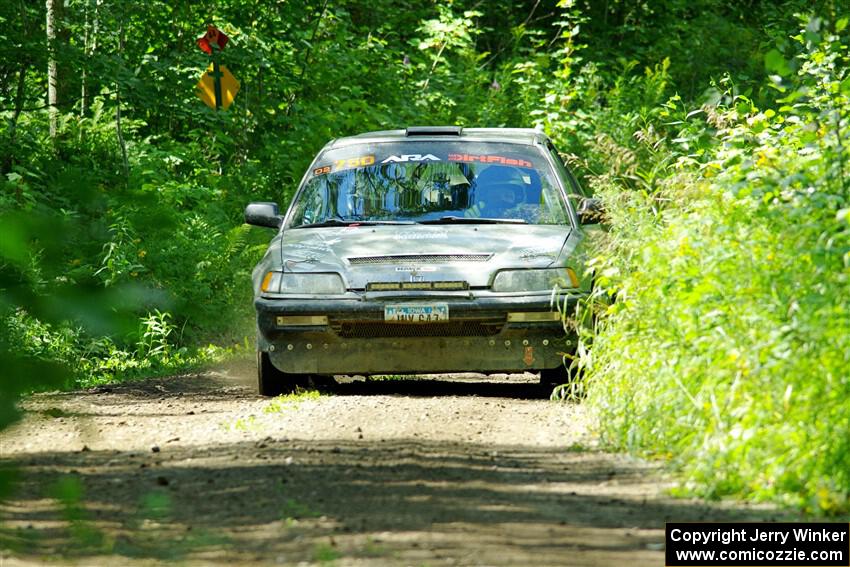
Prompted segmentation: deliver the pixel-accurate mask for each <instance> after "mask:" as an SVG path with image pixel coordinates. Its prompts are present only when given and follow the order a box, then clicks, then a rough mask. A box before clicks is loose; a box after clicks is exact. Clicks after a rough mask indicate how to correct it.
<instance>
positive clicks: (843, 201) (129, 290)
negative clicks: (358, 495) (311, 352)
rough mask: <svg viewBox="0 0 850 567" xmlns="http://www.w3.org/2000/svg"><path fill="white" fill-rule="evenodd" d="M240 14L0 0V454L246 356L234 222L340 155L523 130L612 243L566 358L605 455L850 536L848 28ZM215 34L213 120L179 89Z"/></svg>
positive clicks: (772, 7) (765, 13) (707, 14)
mask: <svg viewBox="0 0 850 567" xmlns="http://www.w3.org/2000/svg"><path fill="white" fill-rule="evenodd" d="M63 4H64V7H63ZM254 4H255V5H253V6H250V7H249V6H248V5H246V4H244V3H242V4H239V5H236V4H234V3H229V2H224V3H221V5H220V7H219V8H217V9H216V11H215V12H214V13H210V12H209V11H207V8H206V7H205V6H200V5H198V6H195V5H193V4H185V5H182V6H180V7H175V6H172V5H171V4H169V3H163V2H158V3H157V2H154V3H146V4H140V3H130V2H124V1H115V2H89V1H88V0H70V1H67V2H64V3H62V2H58V1H49V2H47V6H45V4H44V3H40V4H39V3H26V2H20V3H12V2H7V3H2V4H0V24H2V26H0V40H2V41H0V114H2V118H3V120H2V124H0V173H1V174H2V175H0V290H2V295H0V319H2V325H0V368H2V369H3V372H4V374H3V377H2V379H0V428H2V427H4V426H6V425H8V424H9V423H11V422H12V421H13V420H14V419H15V418H16V415H17V414H16V409H15V400H16V399H17V398H18V397H19V396H20V395H23V394H25V393H28V392H31V391H33V390H38V389H44V388H56V387H64V388H76V387H86V386H93V385H97V384H102V383H104V382H107V381H110V380H118V379H125V378H128V377H133V376H147V375H151V374H156V373H160V374H162V373H173V372H176V371H180V370H184V369H187V368H192V367H194V366H197V365H199V364H203V363H204V362H208V361H211V360H215V359H217V358H220V357H222V356H227V355H228V353H232V352H235V351H239V350H250V349H252V348H253V346H252V344H251V341H252V340H253V330H252V328H251V321H250V317H251V308H250V307H251V306H250V284H249V270H250V268H251V267H252V266H253V265H254V263H255V262H256V260H257V259H258V256H259V255H260V254H262V251H263V249H264V246H265V243H266V241H267V239H268V236H269V234H268V233H267V232H266V231H263V230H262V229H249V228H248V227H246V226H243V225H242V223H241V214H242V210H243V207H244V205H245V203H247V202H248V201H252V200H255V201H256V200H270V201H277V202H279V203H280V204H281V205H282V206H285V205H286V204H287V203H288V200H289V198H291V196H292V193H293V191H294V189H295V188H296V185H297V183H298V181H299V180H300V177H301V175H302V173H303V171H304V169H305V168H306V167H307V165H308V163H309V160H310V159H311V157H312V156H313V155H314V154H315V152H316V151H317V150H318V149H319V148H320V147H321V146H322V145H323V144H324V143H325V142H326V141H327V140H329V139H330V138H333V137H335V136H339V135H346V134H353V133H357V132H360V131H365V130H370V129H384V128H392V127H401V126H405V125H409V124H460V125H469V126H473V125H475V126H513V127H533V126H537V127H541V128H543V129H544V130H545V131H546V132H547V133H549V134H550V135H551V136H552V137H553V138H554V139H555V141H556V143H557V145H558V146H559V148H561V150H562V151H563V152H564V153H566V154H567V155H568V158H569V161H570V162H571V163H572V165H573V167H574V168H575V170H576V172H577V173H578V174H579V175H580V176H581V178H582V180H583V182H584V183H585V185H586V186H588V187H589V188H590V189H592V190H593V191H594V192H595V193H596V194H597V195H599V196H601V197H602V198H603V199H604V201H605V203H606V206H607V209H608V215H609V218H610V221H611V223H610V224H611V229H610V232H609V233H608V237H607V239H606V242H605V243H604V244H603V247H602V248H601V249H600V254H599V257H598V258H597V259H596V260H595V265H594V271H595V276H596V278H597V282H598V284H599V285H598V287H597V289H598V293H600V294H605V295H608V296H612V297H613V296H616V299H617V300H616V301H615V302H613V303H612V304H611V306H610V308H607V310H605V312H603V313H600V314H599V317H598V319H597V322H596V328H595V329H594V330H593V332H592V333H589V334H588V336H587V337H585V344H587V345H589V344H591V343H592V345H593V348H592V350H589V351H588V352H587V353H586V354H584V355H583V356H582V357H581V360H580V362H579V363H580V364H582V365H584V366H586V373H585V375H586V387H587V395H588V397H587V403H588V404H589V405H590V406H591V407H592V408H593V409H594V410H595V411H596V415H597V416H598V424H599V428H600V432H601V433H602V435H603V438H604V440H605V441H606V443H608V444H609V446H611V447H613V448H617V449H626V450H629V451H634V452H638V453H641V454H648V455H652V456H655V457H658V458H662V459H667V460H669V461H670V462H671V464H672V465H673V466H674V467H675V468H677V469H678V470H680V471H681V472H682V474H683V477H682V478H683V482H682V486H681V490H682V492H683V493H687V494H698V495H701V496H706V497H722V496H727V495H734V496H738V497H745V498H752V499H758V500H771V501H778V502H782V503H785V504H788V505H791V506H794V507H798V508H802V509H805V510H807V511H811V512H817V513H840V512H846V511H848V510H850V411H848V409H850V406H848V401H847V400H848V399H850V375H848V371H847V368H848V367H850V332H848V329H850V293H848V291H850V284H848V277H850V214H848V211H849V210H850V150H849V149H848V112H849V111H850V73H848V69H850V60H848V58H850V54H849V53H848V46H850V26H848V19H847V14H845V13H844V12H845V11H846V10H845V11H842V10H840V8H841V7H842V6H843V4H842V3H840V2H837V1H830V0H825V1H822V2H816V3H811V2H808V1H802V0H785V1H778V2H763V1H755V2H749V3H746V5H744V4H743V3H742V4H740V5H738V4H733V3H728V2H722V1H720V0H698V1H687V2H685V1H681V0H664V1H662V2H652V3H639V2H631V1H628V0H619V1H611V2H605V3H600V2H590V1H589V0H588V1H584V0H560V1H559V2H554V1H551V0H550V1H546V2H541V1H538V0H528V1H524V2H508V1H502V0H499V1H496V2H487V3H480V2H466V1H455V2H425V3H422V4H419V5H417V6H415V7H410V6H407V5H405V6H403V7H401V8H400V7H399V5H398V3H393V2H389V1H388V0H377V1H372V2H369V3H365V2H362V1H360V0H349V1H346V2H323V1H322V2H291V3H282V4H276V5H275V6H274V7H272V6H270V5H267V3H264V2H256V3H254ZM46 7H47V8H51V10H52V11H51V12H50V13H48V12H47V11H46ZM51 18H52V20H51ZM49 21H52V26H53V29H52V32H51V27H50V26H46V25H45V23H46V22H49ZM209 23H214V24H215V25H217V26H218V27H219V28H220V29H221V30H222V31H224V32H225V33H226V34H227V35H228V36H229V37H230V43H229V44H228V45H227V47H226V49H225V50H224V51H223V52H222V54H221V58H222V62H223V63H224V64H225V65H227V67H228V68H229V69H230V70H231V72H232V73H233V74H234V75H235V76H236V77H237V79H238V80H239V81H240V83H241V90H240V92H239V94H238V95H237V97H236V100H235V102H234V103H233V105H232V106H231V107H230V108H229V109H227V110H226V111H219V112H216V111H214V110H211V109H209V108H207V107H206V106H204V105H203V104H202V103H201V101H200V100H199V99H198V98H197V97H196V96H195V92H194V89H195V83H196V82H197V80H198V78H199V77H200V75H201V73H202V72H203V70H204V69H205V68H206V66H207V65H208V64H209V60H208V57H207V55H205V54H204V53H203V52H201V51H200V50H199V49H198V48H197V46H196V45H195V40H196V39H197V38H198V37H200V36H201V35H203V33H204V32H205V31H206V26H207V24H209ZM585 276H586V277H589V274H586V275H585ZM0 484H2V482H0Z"/></svg>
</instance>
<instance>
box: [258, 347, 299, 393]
mask: <svg viewBox="0 0 850 567" xmlns="http://www.w3.org/2000/svg"><path fill="white" fill-rule="evenodd" d="M309 378H310V377H309V375H307V374H289V373H287V372H281V371H280V370H278V369H277V368H276V367H275V365H274V364H272V361H271V358H270V357H269V353H267V352H261V351H259V350H258V351H257V391H258V392H259V393H260V395H261V396H270V397H271V396H279V395H281V394H286V393H289V392H292V391H293V390H295V388H296V387H298V386H301V387H305V386H307V385H308V383H309Z"/></svg>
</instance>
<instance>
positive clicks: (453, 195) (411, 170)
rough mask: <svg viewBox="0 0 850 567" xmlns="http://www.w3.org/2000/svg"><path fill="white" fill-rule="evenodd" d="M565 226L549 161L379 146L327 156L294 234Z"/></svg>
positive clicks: (470, 147)
mask: <svg viewBox="0 0 850 567" xmlns="http://www.w3.org/2000/svg"><path fill="white" fill-rule="evenodd" d="M420 222H424V223H454V222H458V223H461V222H462V223H478V222H480V223H493V222H504V223H528V224H560V225H563V224H567V223H568V216H567V209H566V205H565V203H564V198H563V196H562V194H561V190H560V189H559V187H558V185H557V184H556V182H555V179H554V175H553V173H552V170H551V168H550V166H549V163H548V162H547V161H546V160H545V158H544V157H543V156H542V155H541V154H540V153H539V152H537V151H536V150H535V149H534V148H533V147H530V146H523V145H519V144H483V143H477V144H473V143H457V142H431V143H421V142H420V143H413V142H405V143H374V144H363V145H357V146H353V147H352V146H349V147H344V148H340V149H337V150H331V151H328V152H325V153H324V154H322V155H321V156H320V158H319V159H318V160H317V161H316V164H315V166H314V167H313V170H312V171H311V172H310V173H309V174H308V177H307V180H306V182H305V186H304V188H303V190H302V191H301V192H300V194H299V197H298V201H297V203H296V204H295V206H294V209H293V213H292V216H291V218H290V220H289V223H288V226H290V227H294V228H297V227H306V226H342V225H345V224H354V223H372V224H380V223H393V224H406V223H420Z"/></svg>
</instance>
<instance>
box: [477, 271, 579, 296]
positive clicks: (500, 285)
mask: <svg viewBox="0 0 850 567" xmlns="http://www.w3.org/2000/svg"><path fill="white" fill-rule="evenodd" d="M555 286H558V287H561V288H570V287H578V278H577V277H576V273H575V272H574V271H573V270H572V268H554V269H546V270H504V271H501V272H499V273H498V274H496V278H495V279H494V280H493V291H548V290H550V289H552V288H553V287H555Z"/></svg>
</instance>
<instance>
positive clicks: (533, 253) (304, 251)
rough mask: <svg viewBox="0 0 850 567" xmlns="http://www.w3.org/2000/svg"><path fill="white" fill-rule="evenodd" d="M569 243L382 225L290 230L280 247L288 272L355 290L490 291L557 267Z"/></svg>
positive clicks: (504, 227) (563, 233)
mask: <svg viewBox="0 0 850 567" xmlns="http://www.w3.org/2000/svg"><path fill="white" fill-rule="evenodd" d="M569 236H570V228H569V227H567V226H552V225H526V224H481V225H436V226H434V225H432V226H428V225H378V226H352V227H323V228H300V229H299V228H296V229H288V230H286V231H285V232H284V233H283V234H282V235H281V237H280V238H279V239H276V240H275V242H274V243H273V244H272V246H277V247H279V249H280V256H279V257H280V259H281V263H282V265H283V269H284V271H292V272H339V273H340V274H341V275H342V277H343V279H344V280H345V281H346V285H347V287H348V288H349V289H363V288H365V287H366V284H367V283H369V282H396V281H411V278H416V281H423V280H424V281H466V282H468V283H469V285H470V287H485V286H487V285H489V283H490V281H491V277H492V274H493V273H495V272H496V271H498V270H502V269H506V268H545V267H548V266H551V265H552V264H553V263H555V262H556V261H557V260H558V259H559V257H560V256H561V255H562V254H564V249H565V248H566V247H565V244H566V242H567V239H568V237H569ZM272 253H273V254H274V252H273V251H272Z"/></svg>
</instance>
